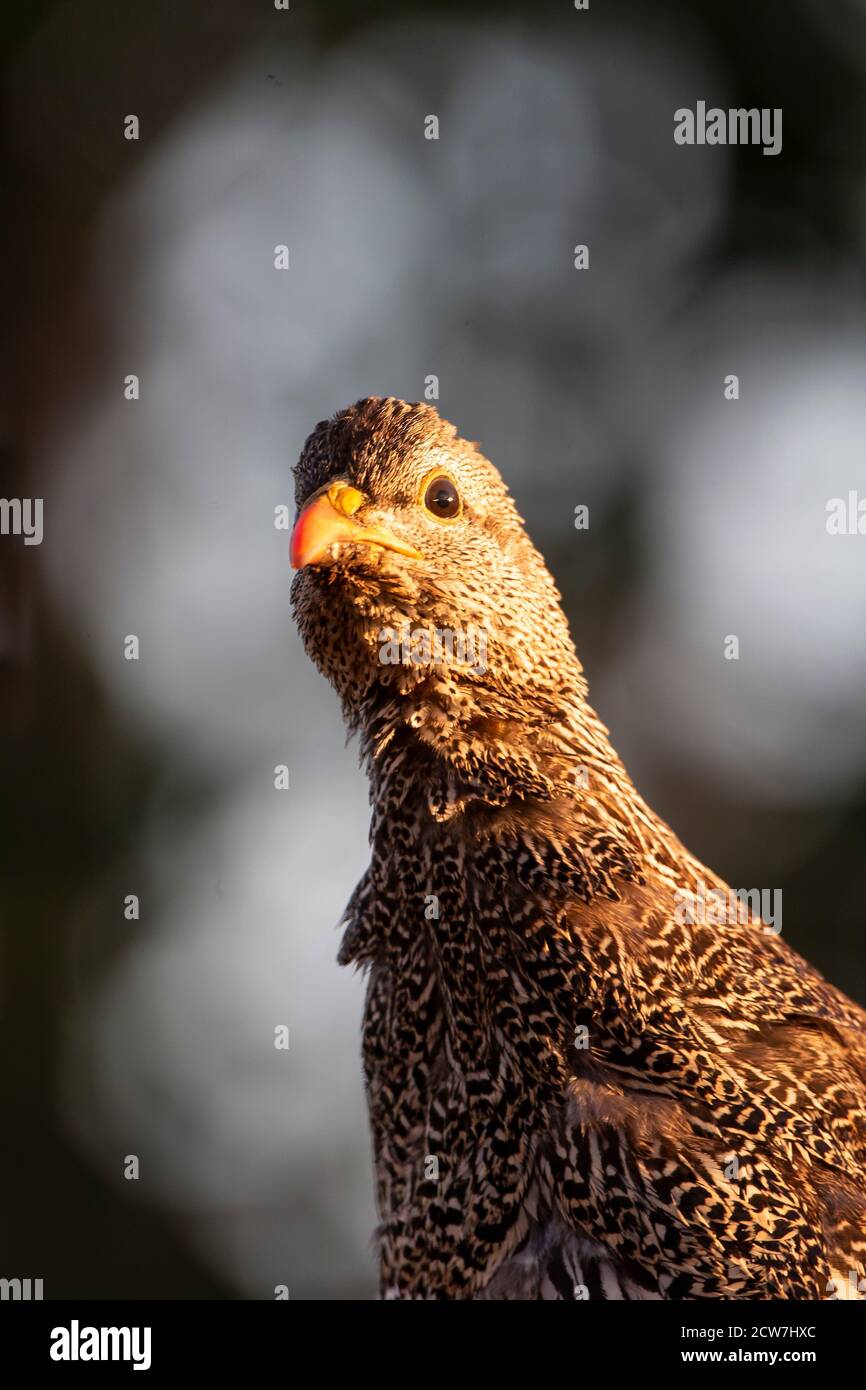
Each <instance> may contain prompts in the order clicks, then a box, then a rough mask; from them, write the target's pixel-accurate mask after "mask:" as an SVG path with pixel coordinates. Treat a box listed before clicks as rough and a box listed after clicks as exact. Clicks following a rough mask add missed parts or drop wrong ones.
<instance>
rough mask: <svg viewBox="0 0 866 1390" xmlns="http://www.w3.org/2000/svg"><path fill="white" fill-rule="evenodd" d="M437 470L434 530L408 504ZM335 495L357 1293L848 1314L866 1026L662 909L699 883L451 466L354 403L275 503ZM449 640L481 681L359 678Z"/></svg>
mask: <svg viewBox="0 0 866 1390" xmlns="http://www.w3.org/2000/svg"><path fill="white" fill-rule="evenodd" d="M437 470H442V473H443V474H444V475H447V477H448V478H450V479H452V480H453V481H454V484H455V486H456V488H457V490H458V491H459V493H460V498H461V510H460V514H459V515H458V516H457V517H456V518H454V519H451V518H448V519H447V523H446V521H445V520H440V518H439V517H437V516H435V515H431V514H430V512H429V511H427V510H426V509H425V506H424V504H423V498H422V494H421V493H420V492H419V489H421V488H422V485H423V484H424V483H425V480H427V479H428V478H429V477H430V476H431V473H432V474H434V475H435V474H436V473H437ZM344 483H345V484H348V485H350V487H351V488H352V489H353V492H352V494H351V496H352V498H353V501H352V507H353V508H356V507H358V502H357V499H358V498H361V499H362V502H361V505H360V507H358V509H357V510H356V511H353V514H352V516H351V518H349V519H343V518H342V517H341V518H340V520H339V528H341V529H339V530H335V531H334V534H335V535H336V534H338V535H339V536H340V537H341V539H339V540H338V541H335V542H334V543H333V544H331V545H329V546H328V548H327V549H323V550H321V552H320V553H318V554H316V555H314V556H313V558H312V560H311V562H310V563H307V564H305V565H304V566H303V567H302V568H301V569H300V572H299V573H298V575H297V576H296V578H295V581H294V586H293V591H292V596H293V604H294V608H295V613H296V617H297V621H298V625H299V628H300V631H301V634H302V637H303V640H304V643H305V645H306V648H307V650H308V652H309V654H310V655H311V657H312V658H313V660H314V661H315V662H316V663H317V665H318V666H319V667H320V669H321V670H322V671H323V673H324V674H325V675H326V676H327V677H328V678H329V679H330V680H331V682H332V683H333V685H334V686H335V688H336V690H337V691H338V693H339V695H340V697H341V700H342V703H343V709H344V714H345V717H346V720H347V722H348V724H349V727H350V728H351V729H353V730H356V731H357V732H358V733H359V736H360V743H361V754H362V758H363V761H364V763H365V765H366V767H367V770H368V773H369V776H370V788H371V801H372V806H373V817H372V825H371V832H370V838H371V863H370V867H369V869H368V870H367V872H366V874H365V875H364V878H363V879H362V881H361V883H360V884H359V885H358V887H357V889H356V891H355V893H354V894H353V896H352V898H351V901H350V903H349V905H348V908H347V911H346V928H345V935H344V938H343V943H342V948H341V952H340V959H341V961H342V962H344V963H354V964H355V965H358V966H360V967H362V968H364V969H365V970H367V971H368V976H369V979H368V991H367V1002H366V1010H365V1018H364V1028H363V1061H364V1073H365V1079H366V1089H367V1099H368V1105H369V1114H370V1122H371V1127H372V1133H373V1142H374V1154H375V1169H376V1185H377V1198H378V1206H379V1212H380V1223H381V1224H380V1227H379V1232H378V1244H379V1252H380V1265H381V1284H382V1292H383V1294H384V1295H385V1296H389V1297H402V1298H425V1299H430V1298H445V1299H462V1298H502V1299H508V1298H514V1299H536V1298H555V1299H573V1298H583V1297H607V1298H611V1297H616V1298H665V1299H673V1298H732V1299H767V1298H805V1299H816V1298H826V1297H828V1296H833V1294H834V1292H835V1293H836V1294H837V1295H838V1296H841V1297H844V1296H847V1291H848V1290H849V1289H851V1288H852V1287H856V1283H857V1281H858V1280H861V1279H863V1278H864V1277H866V1263H864V1260H866V1178H864V1167H866V1163H864V1160H866V1026H864V1025H866V1016H864V1014H863V1012H862V1011H861V1010H860V1009H859V1008H858V1007H857V1006H856V1005H855V1004H853V1003H852V1002H851V1001H849V1000H848V999H847V998H846V997H845V996H844V995H843V994H842V993H840V991H838V990H837V989H835V988H834V987H832V986H831V985H829V984H828V983H827V982H826V981H824V980H823V979H822V978H821V976H820V975H819V974H818V973H817V971H815V970H814V969H813V968H812V967H811V966H810V965H808V964H807V963H806V962H805V961H804V960H802V959H801V958H800V957H799V956H798V955H797V954H796V953H795V952H794V951H793V950H792V949H791V948H790V947H789V946H788V945H787V944H786V943H785V942H784V941H782V940H781V939H780V938H779V937H778V936H776V935H773V934H772V933H771V932H770V931H768V929H767V927H766V925H765V924H764V923H763V922H762V921H761V920H760V918H759V917H757V915H756V914H754V913H752V912H751V911H749V912H747V913H742V912H739V910H738V912H737V913H735V914H734V918H733V920H731V921H727V922H725V923H724V925H720V924H718V923H717V922H715V921H711V922H707V921H706V920H701V918H700V916H699V915H696V914H692V916H693V917H694V920H690V916H689V913H688V912H687V911H686V912H684V911H683V904H684V903H686V902H690V901H693V900H694V898H695V895H696V894H697V893H699V892H704V891H709V892H710V893H713V892H722V891H724V892H727V889H726V885H725V884H724V883H723V882H722V881H721V880H720V879H719V878H718V877H717V876H716V875H714V874H713V873H711V871H710V870H708V869H707V868H705V867H704V866H703V865H702V864H701V863H700V862H699V861H698V860H697V859H695V858H694V857H693V856H692V855H691V854H690V853H689V852H688V851H687V850H686V849H685V848H684V847H683V846H682V844H681V843H680V842H679V840H678V839H677V838H676V836H675V835H674V834H673V832H672V831H671V830H670V829H669V827H668V826H667V825H666V824H665V823H664V822H663V821H662V820H661V819H660V818H659V817H658V816H657V815H655V814H654V813H653V812H652V810H651V809H650V808H649V807H648V806H647V805H646V804H645V803H644V802H643V800H642V799H641V797H640V796H639V794H638V793H637V791H636V789H635V788H634V786H633V784H632V783H631V781H630V779H629V777H628V775H627V773H626V771H625V769H624V768H623V766H622V763H621V762H620V760H619V758H618V757H617V755H616V753H615V752H614V751H613V749H612V747H611V745H610V743H609V740H608V736H607V731H606V729H605V728H604V726H603V725H602V723H601V722H600V720H599V719H598V717H597V715H596V714H595V713H594V711H593V710H592V708H591V707H590V705H589V704H588V701H587V690H586V683H585V680H584V676H583V673H582V670H581V667H580V664H579V662H578V659H577V656H576V653H575V651H574V647H573V644H572V642H571V638H570V636H569V632H568V627H567V623H566V620H565V617H564V615H563V613H562V609H561V606H560V602H559V595H558V593H557V590H556V587H555V585H554V582H553V580H552V578H551V576H550V574H549V573H548V571H547V568H546V566H545V564H544V561H543V560H542V558H541V556H540V555H539V554H538V552H537V551H536V550H535V548H534V547H533V545H532V543H531V542H530V540H529V538H528V537H527V535H526V533H525V531H524V529H523V526H522V523H521V520H520V518H519V516H518V514H517V512H516V509H515V507H514V504H513V502H512V500H511V498H510V496H509V494H508V492H507V490H506V488H505V486H504V484H503V483H502V480H501V479H500V477H499V475H498V473H497V472H496V470H495V468H494V467H493V465H492V464H490V463H489V462H488V461H487V460H486V459H485V458H483V456H482V455H481V454H480V453H479V451H478V450H477V448H476V446H474V445H472V444H470V443H468V442H466V441H464V440H462V439H460V438H459V437H458V436H457V435H456V432H455V431H454V429H453V427H452V426H451V425H449V424H448V423H447V422H445V421H443V420H442V419H441V418H440V417H439V415H438V414H437V412H436V411H434V410H433V409H432V408H430V407H428V406H423V405H408V404H406V403H404V402H402V401H397V400H394V399H381V398H371V399H368V400H365V401H360V402H358V403H357V405H355V406H353V407H351V408H350V409H348V410H346V411H343V412H341V413H340V414H339V415H338V416H336V417H335V418H334V419H333V420H330V421H325V422H322V423H321V424H320V425H319V426H317V428H316V430H315V431H314V432H313V434H312V435H311V436H310V438H309V440H308V441H307V444H306V446H305V448H304V451H303V453H302V456H301V459H300V461H299V463H298V465H297V468H296V494H297V501H298V504H299V506H300V507H301V508H305V507H306V505H307V504H308V503H309V502H310V499H311V498H320V497H324V496H330V497H334V498H335V499H336V502H337V503H339V496H338V495H337V494H336V493H334V492H333V488H334V486H335V484H337V485H338V487H343V484H344ZM329 489H330V491H329ZM323 506H324V504H323ZM353 525H355V526H357V527H358V528H360V527H362V526H363V527H366V528H368V530H367V533H366V534H367V535H368V536H373V535H374V533H376V532H378V533H380V534H383V535H385V536H386V537H387V536H388V535H389V534H390V535H392V536H394V537H397V538H398V540H399V543H400V544H401V545H403V546H404V549H406V550H407V551H411V552H412V554H411V555H410V554H404V553H398V552H397V551H396V550H393V549H390V548H388V545H387V542H386V543H385V544H380V543H373V542H371V541H369V540H362V539H361V534H362V533H361V531H360V529H358V530H353V529H352V526H353ZM328 534H329V535H330V534H331V533H330V532H329V533H328ZM311 554H312V552H311ZM414 556H418V557H420V558H414ZM469 628H474V629H477V630H482V631H484V633H485V634H486V641H487V652H486V661H485V662H484V663H483V669H482V666H481V665H480V664H479V663H477V662H476V663H475V665H474V666H470V664H469V663H468V662H467V661H463V662H460V661H454V660H450V659H445V658H442V659H438V660H437V659H426V660H421V661H414V660H413V659H412V656H411V653H410V654H409V655H408V656H407V654H406V651H405V648H404V649H403V655H402V658H401V660H400V663H399V664H388V663H386V662H385V661H383V658H382V651H383V641H384V638H383V633H385V632H388V631H391V630H398V631H405V630H408V631H410V632H418V631H424V630H428V631H436V632H442V631H452V632H453V631H458V632H460V631H462V632H465V631H466V630H467V629H469ZM422 645H423V644H422ZM424 650H425V651H428V650H429V648H424ZM440 655H441V654H440ZM852 1275H853V1277H854V1284H853V1285H852ZM863 1288H866V1284H864V1285H863Z"/></svg>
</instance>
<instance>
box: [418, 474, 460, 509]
mask: <svg viewBox="0 0 866 1390" xmlns="http://www.w3.org/2000/svg"><path fill="white" fill-rule="evenodd" d="M424 506H425V507H426V508H427V510H428V512H432V513H433V515H434V516H438V517H439V518H440V519H441V520H443V521H448V520H449V519H450V518H451V517H453V516H457V514H458V512H459V511H460V496H459V494H458V492H457V489H456V487H455V486H454V484H453V483H452V481H451V479H450V478H446V476H445V474H444V473H443V474H441V475H440V476H439V477H438V478H433V479H431V481H430V482H429V483H428V484H427V489H426V491H425V493H424Z"/></svg>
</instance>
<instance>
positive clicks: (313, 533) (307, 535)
mask: <svg viewBox="0 0 866 1390" xmlns="http://www.w3.org/2000/svg"><path fill="white" fill-rule="evenodd" d="M366 500H367V499H366V497H365V496H364V494H363V492H359V491H358V489H357V488H355V487H351V486H350V485H349V484H348V483H346V482H342V481H339V482H336V483H331V485H330V487H328V488H326V489H325V490H324V491H322V492H320V493H318V494H317V495H316V496H315V497H314V498H313V500H312V501H311V502H308V503H307V505H306V507H305V508H304V510H303V511H302V512H301V514H300V516H299V517H298V519H297V521H296V522H295V528H294V530H293V531H292V542H291V547H290V549H289V558H290V560H291V562H292V569H293V570H302V569H303V568H304V566H305V565H322V564H325V563H327V561H328V560H329V559H330V558H331V547H332V546H334V545H340V544H346V543H348V544H352V545H380V546H382V548H383V550H396V552H397V554H398V555H408V556H410V558H412V559H413V560H420V559H421V555H420V553H419V552H418V551H417V550H414V549H413V547H412V546H411V545H406V544H405V543H404V542H403V541H401V540H398V539H397V537H396V536H394V535H392V534H391V532H390V531H385V530H383V529H381V528H380V527H378V526H373V527H366V526H362V525H361V524H360V522H358V521H353V520H352V517H353V515H354V513H355V512H356V511H357V510H358V508H359V507H361V506H363V504H364V503H365V502H366Z"/></svg>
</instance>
